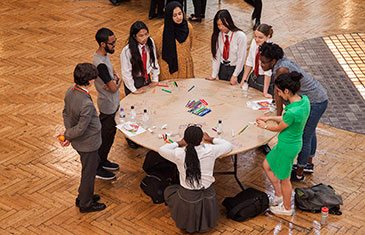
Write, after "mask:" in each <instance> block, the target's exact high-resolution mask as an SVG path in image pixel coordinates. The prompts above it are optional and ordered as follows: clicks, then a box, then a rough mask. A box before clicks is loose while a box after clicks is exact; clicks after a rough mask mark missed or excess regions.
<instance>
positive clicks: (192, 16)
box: [190, 14, 205, 19]
mask: <svg viewBox="0 0 365 235" xmlns="http://www.w3.org/2000/svg"><path fill="white" fill-rule="evenodd" d="M190 17H191V18H194V17H196V15H195V14H191V15H190ZM196 18H197V17H196ZM200 18H202V19H204V18H205V15H203V14H201V15H200Z"/></svg>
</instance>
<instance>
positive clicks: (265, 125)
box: [256, 116, 289, 132]
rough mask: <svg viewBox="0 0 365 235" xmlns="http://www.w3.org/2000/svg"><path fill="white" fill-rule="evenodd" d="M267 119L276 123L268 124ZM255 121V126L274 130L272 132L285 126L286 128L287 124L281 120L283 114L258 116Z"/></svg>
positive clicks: (281, 129)
mask: <svg viewBox="0 0 365 235" xmlns="http://www.w3.org/2000/svg"><path fill="white" fill-rule="evenodd" d="M267 121H274V122H276V124H270V125H269V124H268V123H267ZM256 122H257V126H258V127H260V128H263V129H266V130H269V131H274V132H281V131H283V130H284V129H285V128H287V127H288V126H289V125H288V124H286V123H285V122H284V121H283V116H274V117H266V116H264V117H258V118H257V119H256Z"/></svg>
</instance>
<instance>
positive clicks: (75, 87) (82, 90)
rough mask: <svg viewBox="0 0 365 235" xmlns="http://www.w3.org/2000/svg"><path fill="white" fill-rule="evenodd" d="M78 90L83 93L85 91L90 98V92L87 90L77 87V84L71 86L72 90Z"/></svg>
mask: <svg viewBox="0 0 365 235" xmlns="http://www.w3.org/2000/svg"><path fill="white" fill-rule="evenodd" d="M75 89H76V90H78V91H81V92H83V93H85V94H87V95H88V96H89V97H90V98H91V96H90V93H89V92H86V91H85V90H84V89H82V88H80V87H78V86H77V85H75V86H74V87H72V90H75Z"/></svg>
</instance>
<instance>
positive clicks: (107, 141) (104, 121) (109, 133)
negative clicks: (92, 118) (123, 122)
mask: <svg viewBox="0 0 365 235" xmlns="http://www.w3.org/2000/svg"><path fill="white" fill-rule="evenodd" d="M116 112H117V111H115V113H113V114H105V113H101V112H100V115H99V119H100V123H101V141H102V143H101V146H100V148H99V151H98V152H99V156H100V163H99V168H98V169H101V168H102V167H103V165H104V162H105V161H106V160H107V158H108V154H109V152H110V148H111V147H112V145H113V143H114V136H115V133H116V132H117V128H116V127H115V126H116V125H117V124H116V122H115V119H114V117H115V114H116Z"/></svg>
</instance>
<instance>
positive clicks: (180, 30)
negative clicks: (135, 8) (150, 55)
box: [154, 1, 194, 80]
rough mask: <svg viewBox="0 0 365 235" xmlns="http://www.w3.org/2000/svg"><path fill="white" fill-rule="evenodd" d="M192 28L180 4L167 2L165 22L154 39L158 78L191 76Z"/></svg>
mask: <svg viewBox="0 0 365 235" xmlns="http://www.w3.org/2000/svg"><path fill="white" fill-rule="evenodd" d="M192 30H193V28H192V26H191V24H190V23H188V22H187V21H186V19H185V17H184V13H183V9H182V5H181V4H180V3H179V2H177V1H172V2H170V3H168V4H167V6H166V9H165V22H164V25H163V26H162V27H161V28H160V31H159V33H158V34H157V35H156V37H154V38H155V39H156V48H157V56H158V63H159V65H160V80H167V79H179V78H193V77H194V66H193V59H192V56H191V47H192V39H193V32H192Z"/></svg>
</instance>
